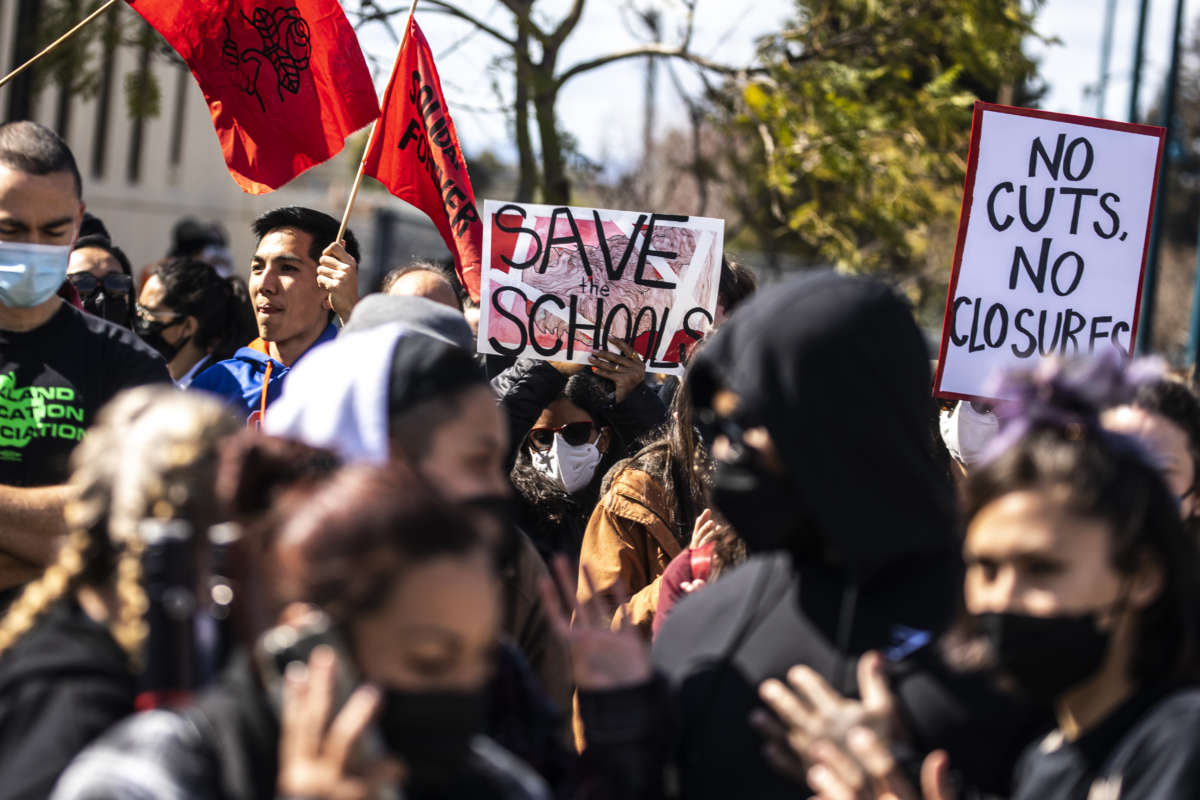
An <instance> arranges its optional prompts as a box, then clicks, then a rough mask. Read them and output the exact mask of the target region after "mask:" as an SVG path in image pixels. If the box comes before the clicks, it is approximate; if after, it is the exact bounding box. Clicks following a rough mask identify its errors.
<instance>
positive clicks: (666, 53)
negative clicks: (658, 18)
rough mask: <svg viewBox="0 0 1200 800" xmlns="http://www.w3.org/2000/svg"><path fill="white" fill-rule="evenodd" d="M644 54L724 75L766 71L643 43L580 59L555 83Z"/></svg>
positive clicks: (560, 85)
mask: <svg viewBox="0 0 1200 800" xmlns="http://www.w3.org/2000/svg"><path fill="white" fill-rule="evenodd" d="M642 56H659V57H661V58H678V59H680V60H682V61H687V62H688V63H690V64H694V65H695V66H697V67H700V68H701V69H706V70H711V71H712V72H719V73H721V74H722V75H730V76H738V75H758V74H762V73H765V72H766V70H765V69H764V68H762V67H731V66H729V65H728V64H720V63H718V62H716V61H710V60H709V59H707V58H705V57H703V56H698V55H696V54H695V53H689V52H688V51H687V50H686V49H685V48H683V47H672V46H668V45H652V44H647V45H642V46H641V47H633V48H630V49H629V50H621V51H618V52H616V53H608V54H607V55H603V56H598V57H596V58H593V59H589V60H587V61H580V62H579V63H578V64H575V65H574V66H572V67H570V68H568V69H566V70H565V71H563V72H562V73H561V74H560V75H559V76H558V77H557V78H555V79H554V82H555V85H556V86H557V87H559V88H561V87H562V85H563V84H564V83H566V82H567V81H569V80H570V79H571V78H574V77H575V76H576V75H580V74H582V73H584V72H588V71H590V70H593V69H596V68H597V67H603V66H606V65H608V64H612V63H613V62H615V61H623V60H625V59H627V58H639V57H642Z"/></svg>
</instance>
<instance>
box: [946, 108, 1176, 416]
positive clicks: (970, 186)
mask: <svg viewBox="0 0 1200 800" xmlns="http://www.w3.org/2000/svg"><path fill="white" fill-rule="evenodd" d="M1164 134H1165V131H1164V130H1163V129H1162V128H1157V127H1153V126H1150V125H1132V124H1127V123H1123V122H1111V121H1108V120H1099V119H1089V118H1087V117H1076V116H1069V115H1065V114H1052V113H1048V112H1044V111H1034V110H1030V109H1025V108H1012V107H1008V106H998V105H993V104H990V103H976V104H975V118H974V124H973V127H972V131H971V151H970V156H969V160H968V162H967V178H966V185H965V188H964V192H963V207H962V215H961V217H960V218H959V227H958V242H957V245H956V247H955V251H954V269H953V272H952V273H951V276H950V291H949V295H948V297H947V299H946V317H945V321H944V322H943V325H942V345H941V351H940V358H939V361H938V374H937V381H936V383H935V387H934V393H935V394H937V395H939V396H941V397H957V398H967V399H974V398H980V397H983V396H984V392H985V391H986V390H985V388H984V387H985V385H986V383H987V381H988V378H989V377H990V376H991V375H992V374H994V373H995V372H996V371H998V370H1001V369H1005V368H1012V367H1020V366H1022V365H1024V366H1026V367H1028V366H1031V365H1032V363H1033V362H1034V361H1036V360H1037V359H1039V358H1041V357H1042V356H1048V355H1051V354H1058V355H1067V356H1070V355H1074V354H1086V353H1090V352H1093V351H1095V350H1097V349H1098V348H1103V347H1117V348H1120V349H1121V350H1122V351H1124V352H1126V353H1131V352H1132V350H1133V344H1134V339H1135V337H1136V335H1137V326H1138V310H1139V306H1140V300H1141V286H1142V270H1143V267H1144V262H1145V258H1146V247H1147V244H1148V243H1149V234H1150V222H1151V219H1152V215H1153V210H1154V195H1155V186H1156V184H1157V178H1158V167H1159V163H1160V161H1161V158H1162V149H1163V140H1164Z"/></svg>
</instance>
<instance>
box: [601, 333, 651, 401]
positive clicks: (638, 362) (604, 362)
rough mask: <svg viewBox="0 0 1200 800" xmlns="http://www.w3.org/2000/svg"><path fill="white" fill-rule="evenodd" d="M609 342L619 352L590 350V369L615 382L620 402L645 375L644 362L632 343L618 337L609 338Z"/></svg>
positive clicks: (617, 398) (617, 399)
mask: <svg viewBox="0 0 1200 800" xmlns="http://www.w3.org/2000/svg"><path fill="white" fill-rule="evenodd" d="M608 341H609V343H610V344H614V345H616V346H617V349H618V350H620V351H621V352H620V353H609V352H607V351H604V350H594V351H592V356H591V364H592V370H593V371H595V373H596V374H597V375H600V376H601V377H604V378H608V379H609V380H610V381H612V382H613V383H615V384H616V386H617V391H616V401H617V402H618V403H622V402H624V401H625V398H626V397H629V393H630V392H632V391H633V390H634V389H636V388H637V387H638V384H639V383H641V382H642V380H644V379H645V377H646V362H644V361H642V357H641V356H639V355H638V353H637V350H634V349H633V346H632V345H629V344H626V343H625V342H623V341H621V340H620V339H615V338H614V339H609V340H608Z"/></svg>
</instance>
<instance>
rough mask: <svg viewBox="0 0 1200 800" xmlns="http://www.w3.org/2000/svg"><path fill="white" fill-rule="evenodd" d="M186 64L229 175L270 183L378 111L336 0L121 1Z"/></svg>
mask: <svg viewBox="0 0 1200 800" xmlns="http://www.w3.org/2000/svg"><path fill="white" fill-rule="evenodd" d="M129 4H130V5H131V6H132V7H133V9H134V10H135V11H137V12H138V13H139V14H141V15H142V17H143V18H144V19H145V20H146V21H147V22H149V23H150V25H151V26H153V27H154V29H155V30H156V31H158V32H159V33H160V34H162V36H163V37H164V38H165V39H166V40H167V42H168V43H170V45H171V46H172V47H173V48H175V52H177V53H179V55H180V57H181V58H182V59H183V60H184V61H186V62H187V65H188V67H189V68H190V69H191V71H192V75H194V76H195V78H196V82H197V83H199V84H200V89H201V90H202V91H203V92H204V98H205V99H206V100H207V101H208V107H209V110H210V111H211V112H212V118H213V125H214V127H216V129H217V138H218V139H219V140H220V142H221V150H222V151H223V152H224V154H225V163H226V164H227V165H228V166H229V172H230V173H231V174H232V175H233V179H234V180H235V181H236V182H237V184H238V185H239V186H240V187H242V190H243V191H246V192H249V193H250V194H264V193H266V192H269V191H272V190H273V189H278V188H279V187H280V186H283V185H284V184H285V183H287V182H288V181H290V180H291V179H292V178H294V177H296V176H297V175H299V174H300V173H301V172H303V171H304V170H306V169H308V168H309V167H312V166H314V165H316V164H320V163H321V162H322V161H326V160H327V159H329V158H331V157H333V156H334V155H336V154H337V153H338V152H340V151H341V149H342V148H343V147H344V146H345V143H346V137H347V136H349V135H350V134H351V133H353V132H354V131H356V130H358V129H359V128H362V127H363V126H364V125H367V124H368V123H370V122H371V121H372V120H373V119H375V118H376V117H378V116H379V100H378V97H377V96H376V94H375V87H374V85H373V84H372V82H371V73H370V72H369V71H368V69H367V63H366V60H365V59H364V58H363V54H362V50H361V49H360V48H359V45H358V38H357V37H356V36H355V34H354V29H353V28H352V27H351V26H350V22H349V20H347V19H346V15H345V14H344V13H343V12H342V7H341V5H340V4H339V3H338V2H337V0H205V1H204V2H181V1H180V0H129Z"/></svg>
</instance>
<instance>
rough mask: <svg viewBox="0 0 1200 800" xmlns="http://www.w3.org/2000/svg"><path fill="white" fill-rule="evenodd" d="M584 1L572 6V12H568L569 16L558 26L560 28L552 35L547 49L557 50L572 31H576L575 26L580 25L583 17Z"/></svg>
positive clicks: (574, 3) (580, 0) (577, 0)
mask: <svg viewBox="0 0 1200 800" xmlns="http://www.w3.org/2000/svg"><path fill="white" fill-rule="evenodd" d="M583 6H584V0H575V2H573V3H572V4H571V10H570V11H569V12H567V16H565V17H563V21H562V22H560V23H559V24H558V27H557V28H555V29H554V31H553V32H552V33H551V34H550V37H549V40H548V41H547V42H546V46H547V47H553V48H554V49H555V50H557V49H558V48H559V47H561V46H562V43H563V42H564V41H566V39H567V37H568V36H570V35H571V31H573V30H575V26H576V25H578V24H579V18H580V17H582V16H583Z"/></svg>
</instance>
